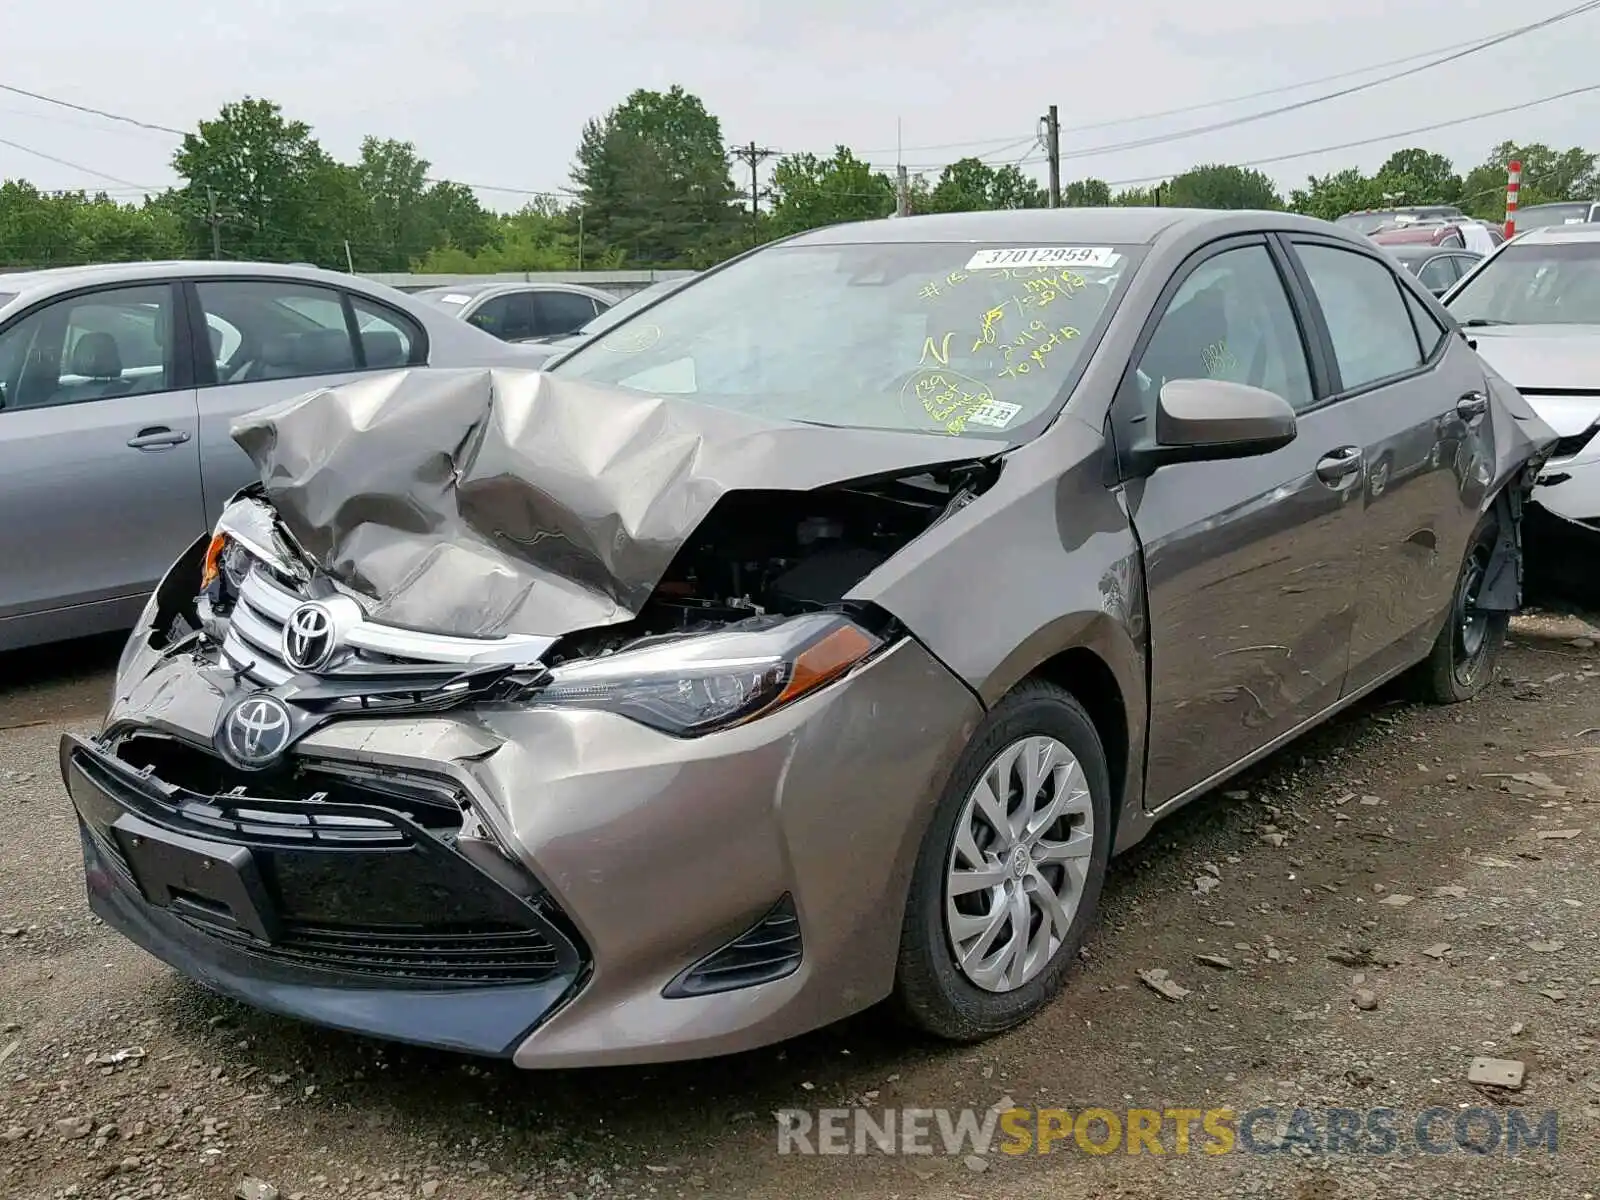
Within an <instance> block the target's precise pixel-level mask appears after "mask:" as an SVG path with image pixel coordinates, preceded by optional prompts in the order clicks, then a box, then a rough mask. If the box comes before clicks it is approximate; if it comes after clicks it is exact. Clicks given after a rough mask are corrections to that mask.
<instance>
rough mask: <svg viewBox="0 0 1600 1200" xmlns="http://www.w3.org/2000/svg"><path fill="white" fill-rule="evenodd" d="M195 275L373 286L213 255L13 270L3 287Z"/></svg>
mask: <svg viewBox="0 0 1600 1200" xmlns="http://www.w3.org/2000/svg"><path fill="white" fill-rule="evenodd" d="M176 274H182V275H193V276H195V277H197V278H203V277H205V276H208V275H211V276H229V277H233V278H237V277H238V276H241V275H258V276H260V277H262V278H263V279H271V278H285V277H288V278H293V279H308V278H309V279H316V280H318V281H319V282H325V283H328V284H332V285H335V286H344V287H348V286H349V285H350V284H351V282H352V281H354V282H357V283H360V284H362V285H364V286H371V281H370V280H363V279H361V278H360V277H359V276H355V275H347V274H345V273H344V272H342V271H325V270H323V269H322V268H321V267H313V266H307V265H305V264H302V263H263V262H228V261H218V260H214V259H209V258H203V259H167V260H163V261H160V262H129V263H95V264H91V265H88V266H81V267H49V268H46V269H45V270H41V271H10V272H7V273H5V274H3V275H0V287H3V288H4V289H5V290H6V291H13V292H15V291H24V290H28V291H31V290H33V289H35V288H49V289H52V290H54V289H57V288H76V287H93V286H94V285H95V284H100V283H122V282H124V281H128V280H134V281H137V280H140V279H149V278H151V277H152V276H157V275H159V276H168V275H176Z"/></svg>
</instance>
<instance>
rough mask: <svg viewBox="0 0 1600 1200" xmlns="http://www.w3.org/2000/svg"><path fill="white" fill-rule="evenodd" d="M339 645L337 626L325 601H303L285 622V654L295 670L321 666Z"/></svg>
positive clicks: (319, 667)
mask: <svg viewBox="0 0 1600 1200" xmlns="http://www.w3.org/2000/svg"><path fill="white" fill-rule="evenodd" d="M338 648H339V636H338V628H337V626H336V625H335V624H334V619H333V613H332V612H330V611H329V610H328V606H327V605H325V604H319V603H317V602H316V601H314V600H313V601H311V602H309V603H307V604H302V605H301V606H300V607H299V608H297V609H295V610H294V611H293V612H292V613H290V614H289V619H288V620H287V621H286V622H284V626H283V647H282V649H283V658H284V661H285V662H287V663H288V664H289V665H290V666H291V667H293V668H294V669H295V670H296V671H305V672H308V673H310V672H314V671H320V670H322V668H323V667H325V666H327V665H328V660H329V659H331V658H332V657H333V655H334V652H335V651H336V650H338Z"/></svg>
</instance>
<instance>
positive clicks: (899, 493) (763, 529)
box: [546, 462, 999, 666]
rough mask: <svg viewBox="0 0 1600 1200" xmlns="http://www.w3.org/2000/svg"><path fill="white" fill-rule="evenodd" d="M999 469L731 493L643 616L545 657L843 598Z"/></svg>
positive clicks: (979, 466)
mask: <svg viewBox="0 0 1600 1200" xmlns="http://www.w3.org/2000/svg"><path fill="white" fill-rule="evenodd" d="M998 472H999V464H998V463H992V462H991V463H962V464H957V465H955V466H951V467H943V468H938V469H935V470H931V471H925V472H921V473H918V474H916V475H910V476H900V477H894V478H889V479H883V480H876V481H872V482H867V483H857V484H854V485H845V486H840V487H831V488H823V489H818V490H816V491H809V492H791V491H738V492H729V493H727V494H726V495H724V496H723V497H722V498H721V499H720V500H719V501H718V502H717V504H716V506H715V507H714V508H713V509H712V510H711V512H710V513H709V514H707V516H706V519H705V520H704V521H703V522H701V524H700V526H699V528H698V529H697V530H696V531H695V533H694V535H693V536H692V537H691V538H690V540H689V541H688V542H686V543H685V544H684V546H683V548H682V549H681V550H679V552H678V554H677V556H676V557H675V558H674V559H673V561H672V565H671V566H670V567H669V568H668V570H667V573H666V575H665V576H664V577H663V578H662V580H661V582H660V583H659V584H657V585H656V589H655V591H654V593H653V594H652V595H651V597H650V600H649V601H648V603H646V604H645V606H644V608H643V609H642V610H641V611H640V613H639V615H638V616H637V617H635V618H634V619H633V620H631V621H628V622H626V623H623V624H620V625H613V626H608V627H606V628H603V629H594V630H583V631H579V632H577V633H573V634H571V635H569V636H567V637H565V638H563V639H562V640H561V641H560V642H558V643H557V644H556V646H555V647H554V649H553V650H552V651H551V653H550V655H549V656H548V657H547V659H546V662H547V663H548V664H549V665H551V666H556V665H559V664H560V663H562V662H566V661H571V660H573V659H580V658H592V657H594V656H596V655H601V654H609V653H614V652H616V651H617V650H621V649H624V648H631V647H634V646H637V645H641V644H643V643H644V642H646V641H653V640H656V639H660V638H666V637H674V636H680V635H684V634H693V633H702V632H709V631H711V630H716V629H727V628H730V627H738V626H741V625H744V624H746V623H753V624H762V623H766V621H767V620H768V619H770V618H782V617H790V616H796V615H799V614H801V613H807V612H819V611H825V610H829V609H836V608H839V607H841V604H842V601H843V598H844V596H845V594H846V593H848V592H849V591H850V590H851V589H852V588H853V587H855V585H856V584H858V583H859V582H860V581H861V580H862V579H864V578H866V576H867V575H869V574H870V573H871V572H872V571H874V570H875V569H876V568H877V567H878V566H880V565H881V564H882V563H883V562H885V561H886V560H887V559H888V558H890V557H891V556H892V555H894V554H895V553H897V552H898V551H900V550H901V549H902V548H904V547H905V546H906V545H907V544H909V543H910V542H911V541H913V540H914V539H916V538H917V537H918V536H920V535H921V534H922V533H924V532H926V531H927V530H928V529H929V528H931V527H932V526H933V525H935V524H936V523H938V522H939V521H940V520H942V519H943V518H944V517H945V516H947V515H948V514H950V513H952V512H955V511H957V510H958V509H960V508H961V507H962V506H964V505H965V504H966V503H967V502H969V501H970V500H971V499H972V498H973V497H975V496H977V495H980V494H981V493H982V492H983V491H985V490H986V489H987V488H988V487H989V486H990V485H991V484H992V483H993V481H994V478H995V477H996V475H997V474H998Z"/></svg>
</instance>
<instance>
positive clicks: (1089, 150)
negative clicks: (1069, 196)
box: [1061, 0, 1600, 160]
mask: <svg viewBox="0 0 1600 1200" xmlns="http://www.w3.org/2000/svg"><path fill="white" fill-rule="evenodd" d="M1597 8H1600V0H1586V3H1583V4H1578V5H1574V6H1573V7H1572V8H1569V9H1565V10H1563V11H1562V12H1559V13H1556V14H1555V15H1554V16H1551V17H1546V18H1545V19H1544V20H1542V21H1535V22H1533V23H1531V24H1528V25H1522V26H1519V27H1518V28H1516V29H1513V30H1510V31H1509V32H1507V33H1502V34H1498V35H1496V36H1495V37H1493V38H1490V39H1488V40H1487V41H1483V42H1476V43H1474V44H1473V45H1471V46H1469V47H1468V48H1466V49H1464V50H1457V51H1454V52H1453V53H1450V54H1446V55H1443V56H1441V57H1438V58H1432V59H1429V60H1428V61H1427V62H1425V63H1422V64H1420V65H1418V66H1415V67H1408V68H1407V69H1406V70H1404V71H1395V72H1393V73H1392V74H1388V75H1382V76H1379V77H1378V78H1377V79H1372V80H1368V81H1367V82H1366V83H1358V84H1353V85H1351V86H1350V87H1346V88H1339V89H1338V90H1337V91H1332V92H1324V93H1322V94H1321V95H1317V96H1311V97H1308V98H1307V99H1305V100H1296V101H1295V102H1294V103H1293V104H1283V105H1279V106H1278V107H1277V108H1268V109H1263V110H1262V111H1260V112H1254V113H1246V114H1245V115H1244V116H1240V117H1232V118H1230V119H1229V120H1226V121H1216V122H1213V123H1211V124H1209V125H1195V126H1191V127H1190V128H1188V129H1180V130H1176V131H1174V132H1172V133H1162V134H1154V135H1152V136H1150V137H1145V138H1137V139H1134V140H1132V141H1127V142H1111V143H1107V144H1105V145H1100V146H1083V147H1080V148H1078V149H1076V150H1070V151H1062V154H1061V157H1062V159H1063V160H1065V159H1069V158H1088V157H1090V156H1092V155H1096V154H1111V153H1115V152H1119V151H1123V150H1139V149H1143V148H1144V147H1146V146H1161V145H1165V144H1167V143H1168V142H1179V141H1184V140H1186V139H1188V138H1192V137H1199V136H1200V135H1201V134H1206V133H1216V132H1218V131H1220V130H1223V129H1233V128H1236V127H1238V126H1240V125H1248V124H1250V123H1252V122H1254V121H1264V120H1266V119H1267V118H1268V117H1276V116H1282V115H1283V114H1284V113H1290V112H1298V111H1299V110H1301V109H1303V108H1310V107H1311V106H1313V105H1316V104H1326V103H1327V102H1328V101H1330V100H1338V99H1342V98H1343V97H1345V96H1352V95H1354V94H1356V93H1357V92H1364V91H1369V90H1370V89H1372V88H1375V87H1381V86H1382V85H1383V84H1386V83H1393V82H1394V81H1395V80H1397V79H1405V78H1407V77H1409V76H1411V75H1417V74H1420V73H1421V72H1423V71H1431V70H1432V69H1433V68H1435V67H1441V66H1444V65H1446V64H1447V63H1452V62H1455V61H1457V60H1458V59H1462V58H1466V57H1467V56H1468V55H1471V54H1478V53H1480V52H1482V51H1484V50H1488V49H1490V48H1491V47H1494V46H1498V45H1501V44H1502V43H1505V42H1509V41H1511V40H1512V39H1513V38H1518V37H1522V36H1524V35H1525V34H1529V33H1534V32H1536V31H1537V30H1540V29H1547V28H1549V27H1550V26H1552V25H1555V24H1558V23H1559V22H1561V21H1567V20H1570V19H1571V18H1573V17H1578V16H1583V15H1585V14H1587V13H1590V12H1593V11H1594V10H1595V9H1597Z"/></svg>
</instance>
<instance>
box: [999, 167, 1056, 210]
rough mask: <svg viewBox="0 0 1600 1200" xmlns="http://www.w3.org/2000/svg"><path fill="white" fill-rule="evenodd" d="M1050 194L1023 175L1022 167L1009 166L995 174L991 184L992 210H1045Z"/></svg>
mask: <svg viewBox="0 0 1600 1200" xmlns="http://www.w3.org/2000/svg"><path fill="white" fill-rule="evenodd" d="M1048 201H1049V193H1048V192H1046V191H1045V189H1044V188H1042V187H1040V186H1039V185H1038V184H1037V183H1035V182H1034V181H1033V180H1031V179H1029V178H1028V177H1027V176H1026V175H1024V174H1023V173H1022V168H1021V167H1016V166H1012V165H1010V164H1007V165H1006V166H1003V167H1001V168H1000V169H999V170H997V171H996V172H995V173H994V178H993V179H992V180H991V181H990V183H989V207H990V208H1043V207H1044V206H1045V204H1046V203H1047V202H1048Z"/></svg>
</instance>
